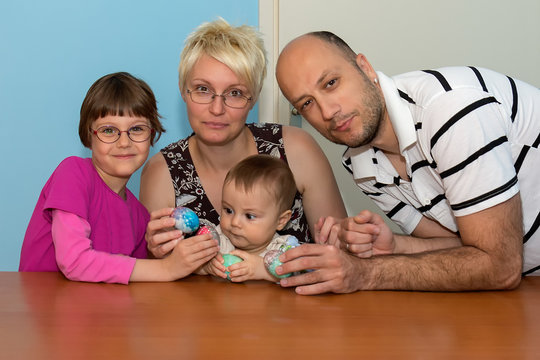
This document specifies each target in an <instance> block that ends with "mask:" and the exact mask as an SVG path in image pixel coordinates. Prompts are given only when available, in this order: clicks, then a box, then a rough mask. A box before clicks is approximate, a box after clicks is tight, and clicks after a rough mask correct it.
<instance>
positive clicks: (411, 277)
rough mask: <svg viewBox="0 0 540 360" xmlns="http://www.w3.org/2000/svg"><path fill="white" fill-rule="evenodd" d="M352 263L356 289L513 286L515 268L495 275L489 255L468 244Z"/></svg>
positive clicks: (456, 288)
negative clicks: (504, 275) (512, 270)
mask: <svg viewBox="0 0 540 360" xmlns="http://www.w3.org/2000/svg"><path fill="white" fill-rule="evenodd" d="M356 266H357V274H359V276H358V277H357V282H358V284H357V285H358V289H359V290H417V291H466V290H493V289H508V288H512V287H515V286H516V281H515V272H514V274H512V273H508V275H507V276H508V277H509V279H507V280H505V279H501V278H500V277H499V276H496V272H495V271H493V266H494V262H493V261H492V259H491V258H490V256H489V255H488V254H487V253H486V252H484V251H482V250H480V249H478V248H475V247H472V246H461V247H454V248H451V249H444V250H438V251H432V252H423V253H417V254H397V255H382V256H375V257H373V258H370V259H358V260H357V264H356ZM498 273H499V274H500V272H498ZM518 276H519V275H518ZM517 283H519V280H518V282H517Z"/></svg>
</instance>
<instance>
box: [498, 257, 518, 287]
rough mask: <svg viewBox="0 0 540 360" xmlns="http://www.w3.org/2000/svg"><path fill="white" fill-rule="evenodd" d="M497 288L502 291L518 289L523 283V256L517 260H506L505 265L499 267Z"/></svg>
mask: <svg viewBox="0 0 540 360" xmlns="http://www.w3.org/2000/svg"><path fill="white" fill-rule="evenodd" d="M497 268H498V269H499V270H498V271H497V276H496V284H495V286H496V288H497V289H500V290H513V289H516V288H517V287H518V286H519V284H520V283H521V278H522V275H521V273H522V270H523V259H522V258H521V256H519V257H518V259H515V260H509V259H506V260H505V261H504V264H499V265H498V266H497Z"/></svg>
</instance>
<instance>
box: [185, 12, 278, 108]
mask: <svg viewBox="0 0 540 360" xmlns="http://www.w3.org/2000/svg"><path fill="white" fill-rule="evenodd" d="M203 55H208V56H211V57H213V58H214V59H216V60H218V61H220V62H222V63H223V64H225V65H227V66H228V67H229V68H230V69H231V70H232V71H233V72H234V73H235V74H236V76H238V77H239V78H240V79H242V80H243V81H245V82H246V85H247V86H248V89H249V91H250V92H251V94H250V95H251V96H252V97H253V102H256V101H257V98H258V97H259V93H260V92H261V88H262V85H263V81H264V78H265V76H266V63H267V61H266V52H265V50H264V42H263V40H262V38H261V35H260V34H259V32H257V31H256V30H255V28H253V27H251V26H248V25H242V26H231V25H229V23H228V22H227V21H225V20H224V19H222V18H219V19H217V20H215V21H212V22H207V23H203V24H201V25H199V27H198V28H197V29H195V31H194V32H192V33H191V34H190V35H189V36H188V37H187V39H186V42H185V46H184V49H183V50H182V54H181V55H180V65H179V66H178V76H179V81H178V83H179V86H180V91H182V93H183V92H184V91H186V82H187V79H188V77H189V74H190V72H191V70H192V69H193V66H194V65H195V64H196V63H197V61H198V60H199V59H200V58H201V57H202V56H203Z"/></svg>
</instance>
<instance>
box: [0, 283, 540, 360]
mask: <svg viewBox="0 0 540 360" xmlns="http://www.w3.org/2000/svg"><path fill="white" fill-rule="evenodd" d="M0 323H1V325H0V358H1V359H103V358H106V359H147V360H153V359H158V360H162V359H212V360H220V359H240V360H243V359H311V360H318V359H359V358H365V359H437V360H438V359H490V360H491V359H538V358H539V357H540V277H529V278H526V279H525V280H523V282H522V284H521V286H520V288H519V289H518V290H515V291H493V292H468V293H427V292H424V293H422V292H397V291H377V292H375V291H374V292H357V293H354V294H348V295H319V296H311V297H305V296H300V295H296V294H295V293H294V291H292V290H291V289H285V288H281V287H279V286H278V285H276V284H272V283H269V282H262V281H261V282H248V283H244V284H232V283H228V282H227V281H224V280H220V279H213V278H210V277H201V276H193V277H190V278H187V279H184V280H182V281H178V282H174V283H136V284H130V285H127V286H125V285H110V284H90V283H77V282H71V281H68V280H66V279H64V278H63V277H62V276H61V275H59V274H56V273H17V272H0Z"/></svg>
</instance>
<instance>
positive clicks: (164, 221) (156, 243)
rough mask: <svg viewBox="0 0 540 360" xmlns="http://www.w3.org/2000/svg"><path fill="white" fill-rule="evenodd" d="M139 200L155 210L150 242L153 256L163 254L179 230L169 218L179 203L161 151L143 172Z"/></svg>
mask: <svg viewBox="0 0 540 360" xmlns="http://www.w3.org/2000/svg"><path fill="white" fill-rule="evenodd" d="M139 201H140V202H141V203H142V204H143V205H144V206H145V207H146V209H147V210H148V212H150V214H151V218H150V222H149V223H148V227H147V230H146V242H147V247H148V251H149V253H150V256H151V257H155V258H162V257H164V256H165V255H167V254H168V253H170V252H171V251H172V249H173V248H174V246H175V245H176V242H174V241H171V240H176V239H178V238H180V236H181V235H178V231H175V230H174V228H173V227H172V226H173V225H174V221H172V219H171V218H169V215H170V214H171V212H172V209H173V208H174V207H175V205H176V204H175V195H174V186H173V183H172V179H171V175H170V173H169V169H168V167H167V162H166V161H165V158H164V157H163V155H162V154H161V153H157V154H155V155H154V156H152V157H151V158H150V160H149V161H148V162H147V163H146V165H145V166H144V168H143V170H142V173H141V188H140V192H139Z"/></svg>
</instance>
